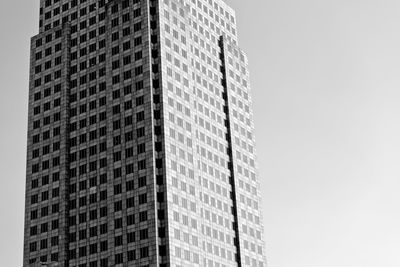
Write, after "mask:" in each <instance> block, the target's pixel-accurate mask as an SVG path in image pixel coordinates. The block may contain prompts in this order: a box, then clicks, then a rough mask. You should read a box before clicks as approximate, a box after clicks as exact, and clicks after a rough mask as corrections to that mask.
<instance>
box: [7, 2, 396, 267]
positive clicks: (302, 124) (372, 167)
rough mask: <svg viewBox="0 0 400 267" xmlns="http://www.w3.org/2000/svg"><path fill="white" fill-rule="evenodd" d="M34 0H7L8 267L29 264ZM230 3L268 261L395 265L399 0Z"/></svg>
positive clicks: (274, 264) (290, 265) (277, 264)
mask: <svg viewBox="0 0 400 267" xmlns="http://www.w3.org/2000/svg"><path fill="white" fill-rule="evenodd" d="M38 2H39V1H38V0H29V1H15V0H3V1H1V2H0V30H1V34H2V38H1V42H0V60H1V61H0V81H1V85H2V87H1V90H2V96H1V98H0V120H1V129H2V130H1V131H0V173H1V178H0V191H1V192H0V212H1V213H0V214H1V215H2V220H0V237H1V239H0V259H1V260H0V261H1V264H0V265H1V266H7V267H14V266H21V265H22V244H23V212H24V211H23V209H24V187H25V184H24V183H25V181H24V179H25V150H26V148H25V147H26V125H27V121H26V120H27V93H28V65H29V39H30V37H31V36H32V35H34V34H36V33H37V21H38V19H37V16H38ZM226 2H227V3H228V4H230V5H231V6H232V7H233V8H234V9H236V13H237V17H238V27H239V42H240V45H241V47H242V48H243V49H244V50H245V51H246V52H247V54H248V55H249V60H250V70H251V78H252V88H253V100H254V113H255V120H256V133H257V136H256V137H257V147H258V155H259V165H260V174H261V180H262V184H261V185H262V193H263V202H264V207H263V208H264V217H265V218H264V219H265V233H266V241H267V255H268V259H269V266H270V267H331V266H332V267H333V266H335V267H338V266H340V267H372V266H373V267H376V266H385V267H398V266H400V253H399V251H400V228H399V225H400V194H399V193H398V192H399V190H400V167H399V166H400V164H399V162H400V138H399V137H400V123H399V120H400V119H399V115H400V105H399V102H400V49H399V48H400V1H398V0H397V1H396V0H380V1H378V0H364V1H361V0H346V1H344V0H335V1H327V0H301V1H299V0H249V1H243V0H226Z"/></svg>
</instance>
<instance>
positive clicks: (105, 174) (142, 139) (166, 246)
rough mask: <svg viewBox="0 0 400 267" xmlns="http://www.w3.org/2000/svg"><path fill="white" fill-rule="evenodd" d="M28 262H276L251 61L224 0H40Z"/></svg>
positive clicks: (181, 266)
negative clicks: (271, 253) (265, 211)
mask: <svg viewBox="0 0 400 267" xmlns="http://www.w3.org/2000/svg"><path fill="white" fill-rule="evenodd" d="M28 127H29V128H28V154H27V179H26V211H25V243H24V266H63V267H67V266H70V267H72V266H77V267H105V266H160V267H161V266H172V267H187V266H207V267H228V266H229V267H231V266H251V267H262V266H266V261H265V251H264V243H263V226H262V218H261V207H260V191H259V183H258V175H257V166H256V156H255V144H254V134H253V132H254V128H253V118H252V108H251V96H250V83H249V73H248V67H247V58H246V56H245V54H244V53H243V52H242V50H240V48H239V47H238V42H237V28H236V20H235V14H234V11H233V10H232V9H231V8H230V7H229V6H227V5H226V4H225V3H224V2H223V1H221V0H109V1H106V0H41V1H40V29H39V34H38V35H36V36H34V37H33V38H32V41H31V68H30V88H29V125H28Z"/></svg>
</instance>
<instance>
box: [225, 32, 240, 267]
mask: <svg viewBox="0 0 400 267" xmlns="http://www.w3.org/2000/svg"><path fill="white" fill-rule="evenodd" d="M219 47H220V49H221V52H220V59H221V74H222V80H221V84H222V87H223V88H224V91H223V93H222V97H223V99H224V101H225V105H224V113H225V115H226V119H225V126H226V131H227V134H226V140H227V142H228V149H227V154H228V156H229V163H228V166H229V171H230V177H229V181H230V184H231V187H232V193H231V194H232V195H231V198H232V202H233V207H232V213H233V217H234V222H233V224H234V225H233V229H234V230H235V246H236V249H237V255H236V257H237V262H238V266H239V267H241V266H242V260H241V254H240V239H239V223H238V211H237V210H238V207H237V197H236V181H235V172H234V167H233V152H232V131H231V122H230V115H229V94H228V86H227V73H226V65H225V61H226V59H225V41H224V37H223V36H221V37H220V39H219Z"/></svg>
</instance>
